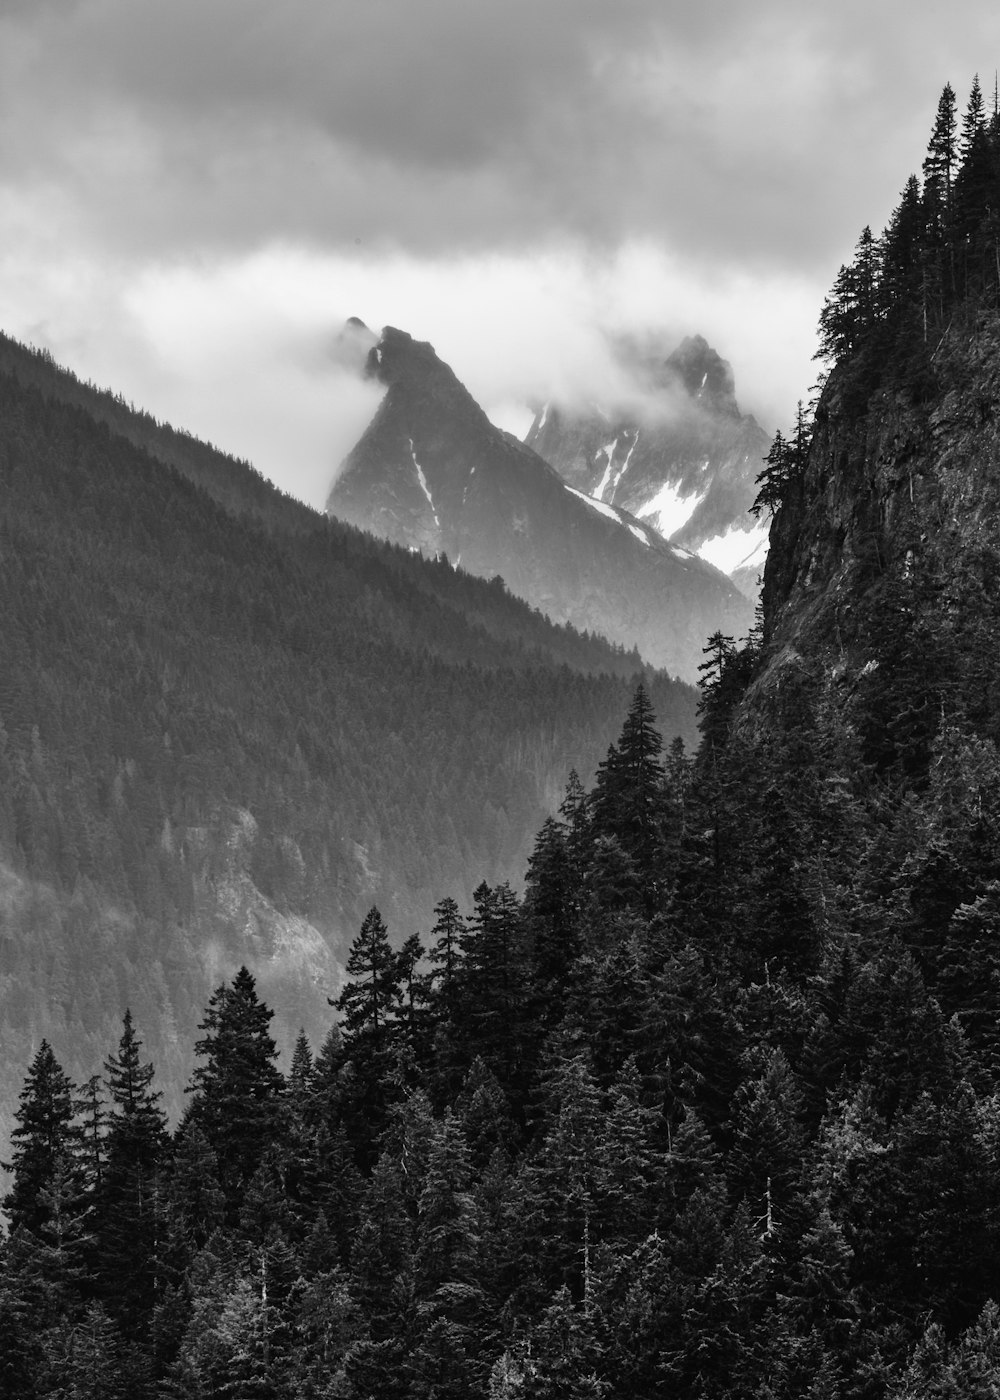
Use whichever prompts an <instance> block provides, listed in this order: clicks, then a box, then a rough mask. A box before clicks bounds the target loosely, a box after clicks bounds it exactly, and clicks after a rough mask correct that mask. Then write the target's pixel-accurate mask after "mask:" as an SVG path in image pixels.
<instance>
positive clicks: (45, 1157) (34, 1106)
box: [0, 1040, 78, 1233]
mask: <svg viewBox="0 0 1000 1400" xmlns="http://www.w3.org/2000/svg"><path fill="white" fill-rule="evenodd" d="M74 1092H75V1091H74V1086H73V1083H72V1081H71V1080H70V1079H69V1077H68V1076H67V1075H66V1074H65V1072H64V1071H63V1068H62V1066H61V1065H60V1064H59V1062H58V1060H57V1059H56V1057H55V1055H54V1054H53V1053H52V1047H51V1046H50V1045H49V1043H48V1041H47V1040H43V1041H42V1043H41V1045H40V1046H39V1047H38V1052H37V1054H36V1055H35V1058H34V1059H33V1060H32V1062H31V1065H30V1067H29V1069H28V1074H27V1077H26V1079H25V1081H24V1088H23V1089H22V1090H21V1097H20V1099H19V1101H18V1108H17V1111H16V1113H15V1114H14V1121H15V1123H16V1124H17V1126H16V1127H15V1128H14V1130H13V1132H12V1133H11V1141H12V1149H13V1150H12V1152H11V1161H10V1163H9V1164H5V1169H6V1170H7V1171H9V1172H11V1173H13V1181H12V1182H11V1187H10V1190H9V1191H8V1192H7V1194H6V1195H5V1196H4V1198H3V1200H2V1202H0V1205H2V1206H3V1209H4V1210H5V1211H6V1213H7V1217H8V1219H9V1221H10V1228H11V1229H12V1230H16V1229H18V1228H19V1227H22V1228H24V1229H27V1230H32V1231H34V1232H35V1233H37V1232H38V1231H39V1230H40V1229H41V1227H42V1226H43V1225H44V1224H45V1222H46V1221H47V1220H48V1209H47V1207H46V1205H45V1202H44V1199H43V1193H44V1192H45V1190H46V1189H47V1188H48V1187H49V1186H50V1185H51V1183H52V1179H53V1176H54V1174H55V1171H56V1167H57V1164H59V1163H63V1164H64V1165H65V1164H66V1162H68V1161H69V1160H71V1159H72V1158H73V1156H74V1155H75V1153H76V1150H77V1146H78V1135H77V1132H76V1129H75V1124H74V1116H75V1115H74Z"/></svg>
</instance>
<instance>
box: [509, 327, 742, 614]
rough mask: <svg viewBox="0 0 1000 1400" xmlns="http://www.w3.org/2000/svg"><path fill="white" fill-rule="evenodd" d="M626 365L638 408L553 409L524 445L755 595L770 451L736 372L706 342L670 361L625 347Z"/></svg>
mask: <svg viewBox="0 0 1000 1400" xmlns="http://www.w3.org/2000/svg"><path fill="white" fill-rule="evenodd" d="M618 358H619V361H620V363H621V368H622V371H623V375H624V376H625V377H627V378H628V379H630V380H631V381H632V382H634V383H635V385H636V388H637V395H636V397H635V398H634V399H633V401H632V402H630V403H629V404H624V405H610V406H602V407H600V408H598V407H597V406H596V405H592V406H590V407H589V408H585V409H579V408H576V409H574V408H571V407H567V406H565V405H559V404H553V403H550V404H545V405H544V406H543V407H542V408H541V409H540V410H539V411H538V412H537V414H536V415H535V420H534V422H533V423H532V426H531V429H530V430H529V432H528V435H527V437H526V439H525V441H526V443H527V444H528V446H529V447H531V448H533V449H534V450H535V451H536V452H538V453H539V454H540V455H541V456H542V457H544V458H545V460H546V461H547V462H549V463H551V465H552V466H554V467H555V468H556V470H557V471H558V472H559V473H560V475H561V476H562V477H563V478H564V480H566V481H567V482H569V483H570V485H572V486H575V487H577V488H578V489H579V490H581V491H585V492H586V493H587V494H588V495H592V496H595V497H596V498H597V499H598V500H601V501H605V502H607V503H609V504H612V505H618V506H622V507H623V508H624V509H626V510H628V511H630V512H631V513H632V514H633V515H637V516H638V517H639V518H640V519H642V520H644V521H647V522H648V523H649V524H651V525H653V526H654V527H655V528H656V529H657V530H658V531H659V532H660V533H661V534H663V535H665V536H666V537H667V538H669V539H670V540H671V541H672V542H673V543H675V544H680V545H682V546H684V547H685V548H686V549H690V550H691V551H692V552H694V553H697V554H699V555H700V556H701V557H702V558H704V559H706V560H708V561H709V562H711V563H713V564H715V565H716V566H717V567H719V568H721V569H724V570H725V571H726V572H727V573H730V574H732V575H733V577H734V578H736V581H737V582H738V583H739V584H740V585H741V586H742V587H744V589H745V591H747V592H750V593H753V592H754V591H755V584H756V579H757V575H758V574H759V572H760V570H761V568H762V566H763V560H764V556H765V553H766V539H767V531H766V528H765V527H763V526H761V525H760V524H758V522H756V521H755V520H754V519H753V517H752V516H750V515H748V513H747V512H748V510H749V507H750V505H751V504H752V502H753V499H754V496H755V495H756V488H755V478H756V476H757V474H758V473H759V472H760V470H761V465H762V459H763V457H764V456H765V454H766V453H767V450H768V447H769V445H770V444H769V439H768V436H767V434H766V433H765V432H764V431H763V429H762V428H761V427H760V426H759V424H758V423H757V422H756V421H755V419H754V418H753V417H752V416H750V415H749V414H741V412H740V410H739V406H738V404H737V402H736V392H735V383H734V379H733V373H732V369H731V367H730V366H729V364H728V363H727V362H726V361H725V360H723V359H722V358H721V356H719V355H718V354H717V353H716V351H715V350H713V349H712V348H711V346H710V345H709V344H708V343H707V342H706V341H705V340H704V338H703V337H702V336H693V337H689V338H688V339H686V340H684V341H683V342H682V344H681V345H680V346H679V347H678V348H677V349H676V350H675V351H674V352H673V353H672V354H670V355H668V356H666V357H664V356H662V354H655V353H649V352H648V351H644V352H640V351H639V350H637V349H636V348H635V347H634V346H630V345H628V344H623V345H621V346H620V347H619V350H618ZM736 571H739V576H738V577H737V572H736Z"/></svg>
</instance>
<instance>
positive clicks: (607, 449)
mask: <svg viewBox="0 0 1000 1400" xmlns="http://www.w3.org/2000/svg"><path fill="white" fill-rule="evenodd" d="M617 446H618V439H617V438H615V440H614V442H606V443H605V444H604V446H603V447H602V448H601V449H600V451H599V452H598V454H597V455H598V457H602V456H604V457H607V459H608V465H607V466H606V467H605V468H604V475H603V476H602V477H601V480H600V484H599V485H598V488H597V490H596V491H595V492H594V495H595V496H596V497H597V499H598V500H599V501H603V500H604V492H605V490H606V489H607V485H608V482H609V481H610V480H611V472H612V469H613V467H614V464H615V449H616V448H617Z"/></svg>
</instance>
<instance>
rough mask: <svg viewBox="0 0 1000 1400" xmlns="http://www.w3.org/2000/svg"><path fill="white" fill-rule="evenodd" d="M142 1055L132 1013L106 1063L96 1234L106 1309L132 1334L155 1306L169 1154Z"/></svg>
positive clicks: (156, 1097)
mask: <svg viewBox="0 0 1000 1400" xmlns="http://www.w3.org/2000/svg"><path fill="white" fill-rule="evenodd" d="M141 1049H142V1042H141V1041H140V1040H139V1038H138V1036H137V1035H136V1034H135V1030H134V1027H133V1024H132V1015H131V1012H130V1011H126V1012H125V1019H124V1026H123V1030H122V1035H121V1039H120V1041H119V1044H118V1050H117V1053H115V1054H112V1055H110V1056H109V1057H108V1059H107V1060H106V1061H105V1063H104V1073H105V1084H106V1086H107V1090H108V1094H109V1096H110V1102H111V1110H110V1113H109V1118H108V1133H107V1141H106V1149H105V1150H106V1154H107V1164H106V1167H105V1171H104V1175H103V1180H102V1183H101V1187H100V1190H99V1191H98V1192H97V1196H96V1212H95V1222H94V1229H95V1234H96V1236H97V1253H98V1259H99V1261H100V1266H101V1272H102V1276H103V1278H104V1280H105V1287H104V1293H105V1298H106V1301H107V1303H108V1306H109V1307H110V1309H111V1311H112V1313H113V1314H115V1315H117V1316H118V1317H120V1318H122V1319H123V1320H124V1321H125V1323H126V1326H127V1327H128V1328H129V1329H130V1330H134V1329H135V1327H136V1325H137V1322H138V1319H140V1318H141V1317H143V1316H146V1315H148V1314H149V1313H150V1312H151V1311H152V1308H153V1305H154V1302H155V1289H156V1276H157V1263H156V1236H157V1230H158V1226H159V1223H160V1221H159V1215H160V1201H159V1195H160V1190H161V1182H160V1179H159V1175H160V1166H161V1161H162V1159H163V1156H164V1154H165V1148H166V1121H165V1119H164V1115H163V1113H162V1111H161V1109H160V1107H159V1104H158V1100H159V1098H160V1095H159V1093H158V1092H157V1091H155V1090H154V1089H153V1088H152V1081H153V1073H154V1071H153V1066H152V1064H151V1063H146V1064H144V1063H143V1061H142V1057H141V1053H140V1052H141Z"/></svg>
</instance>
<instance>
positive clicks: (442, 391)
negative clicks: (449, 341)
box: [327, 327, 751, 679]
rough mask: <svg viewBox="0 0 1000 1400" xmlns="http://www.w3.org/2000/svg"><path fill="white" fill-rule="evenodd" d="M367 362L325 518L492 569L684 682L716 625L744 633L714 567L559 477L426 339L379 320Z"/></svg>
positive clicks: (730, 592)
mask: <svg viewBox="0 0 1000 1400" xmlns="http://www.w3.org/2000/svg"><path fill="white" fill-rule="evenodd" d="M368 372H369V373H370V374H373V375H375V376H376V377H377V378H378V379H379V380H381V382H383V383H384V384H385V385H386V386H387V392H386V395H385V397H384V398H383V400H382V403H381V404H380V405H379V408H378V411H377V412H376V414H375V417H374V419H373V420H372V422H371V424H370V425H369V427H368V429H367V431H366V432H365V434H364V435H363V437H362V438H361V440H360V441H359V442H358V444H357V445H356V446H355V448H354V449H353V451H352V452H351V453H350V455H349V456H348V458H347V459H346V461H345V462H344V464H343V467H342V469H341V471H340V473H339V475H338V477H337V480H336V481H335V483H334V486H333V488H332V489H331V492H330V495H329V499H328V502H327V509H328V511H329V512H330V513H331V514H333V515H336V516H338V517H339V518H341V519H343V520H347V521H349V522H350V523H351V524H354V525H358V526H360V527H361V528H362V529H366V530H370V531H371V532H372V533H374V534H376V535H379V536H381V537H383V538H385V539H389V540H392V541H394V542H395V543H397V544H400V545H403V546H404V547H406V548H409V549H419V550H420V551H421V552H422V553H424V554H428V555H433V554H446V555H447V556H448V558H449V559H450V560H451V561H452V562H453V563H455V564H456V565H461V567H462V568H464V569H467V570H469V571H470V572H471V573H474V574H479V575H482V576H485V577H494V576H496V575H500V576H502V578H503V579H504V580H505V582H506V584H507V586H508V587H509V588H510V590H511V592H513V593H515V594H517V595H519V596H520V597H523V598H526V599H527V600H528V601H529V602H531V603H532V604H533V605H534V606H536V607H538V608H539V609H540V610H541V611H543V612H545V613H547V614H548V615H549V616H550V617H552V618H553V619H554V620H556V621H558V622H568V623H571V624H572V625H573V626H574V627H576V628H578V629H580V630H587V631H593V632H600V633H603V634H604V635H605V636H607V637H610V638H611V639H612V640H613V641H615V642H618V643H620V644H622V645H623V646H625V647H626V648H632V647H637V648H638V650H639V651H640V653H641V654H642V656H643V657H644V658H645V659H646V660H647V661H649V662H651V663H652V664H653V665H656V666H660V667H663V668H664V669H667V670H669V671H671V672H673V673H675V674H677V675H681V676H683V677H685V678H686V679H694V678H695V677H696V675H697V667H698V664H699V663H700V661H701V660H702V648H703V646H704V644H705V639H706V637H708V636H709V635H710V634H711V633H712V632H713V631H716V630H718V629H720V628H721V629H723V630H724V631H727V632H731V633H734V634H738V633H742V632H745V631H746V630H747V627H748V626H749V623H750V620H751V616H750V615H751V608H750V604H749V602H748V601H747V599H746V598H745V597H744V596H743V595H741V594H740V593H739V591H738V590H737V589H735V588H734V587H733V585H732V584H731V582H730V581H729V580H728V579H727V578H726V577H725V576H724V575H723V574H721V573H720V572H719V571H718V570H716V569H713V568H712V567H710V566H709V565H707V564H705V563H704V562H703V561H701V560H700V559H697V558H696V557H695V556H694V555H693V554H691V553H689V552H688V551H687V550H685V549H683V548H682V547H680V546H678V545H675V544H668V543H667V542H666V541H665V540H664V539H663V538H662V537H661V536H660V535H658V534H657V532H656V531H655V530H653V529H651V528H649V526H648V525H644V524H643V523H641V522H640V521H638V520H635V519H634V518H633V517H631V516H629V515H628V514H627V513H625V512H624V511H621V510H620V509H615V508H612V507H611V506H608V505H605V504H602V503H600V502H595V501H591V500H589V499H586V498H585V496H583V495H581V493H580V492H579V491H578V490H574V489H572V488H571V487H569V486H567V484H566V483H564V482H563V480H562V479H561V477H560V476H559V475H558V473H557V472H555V471H554V470H553V469H552V468H551V467H550V466H549V465H548V464H547V463H546V462H544V461H543V460H542V459H541V458H540V457H539V456H538V455H537V454H536V453H535V452H533V451H531V450H530V449H529V448H527V447H526V446H524V445H523V444H522V443H519V442H518V441H517V440H516V439H515V438H513V437H512V436H511V435H510V434H508V433H504V432H502V431H501V430H500V429H498V428H496V427H494V425H493V424H492V423H491V422H490V420H489V419H488V418H487V416H486V414H485V413H484V412H483V410H482V409H481V408H480V407H479V405H478V404H477V403H476V402H475V400H474V399H473V398H472V397H471V395H470V394H469V393H468V391H467V390H466V389H465V388H464V387H463V386H462V384H461V383H460V382H459V381H458V379H457V378H456V377H455V375H454V374H453V373H452V371H451V370H450V369H449V368H448V366H447V365H445V364H443V363H442V361H441V360H439V359H438V357H437V356H436V354H435V353H434V351H433V349H432V347H431V346H430V345H428V344H426V343H421V342H418V341H414V340H413V339H412V338H411V337H410V336H408V335H406V334H405V333H404V332H403V331H399V330H395V329H394V328H391V327H390V328H387V329H386V330H385V331H383V334H382V339H381V340H380V342H379V344H378V345H377V346H376V347H375V348H374V349H373V350H372V351H371V353H370V355H369V360H368Z"/></svg>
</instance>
